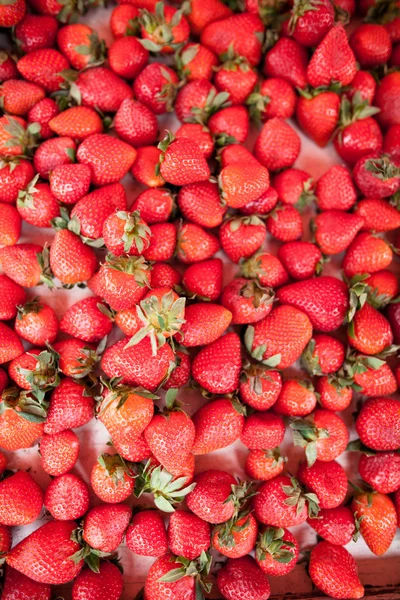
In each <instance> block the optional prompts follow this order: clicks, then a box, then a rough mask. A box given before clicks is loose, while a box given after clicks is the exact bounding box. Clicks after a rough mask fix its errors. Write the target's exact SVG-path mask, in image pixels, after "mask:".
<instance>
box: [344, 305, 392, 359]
mask: <svg viewBox="0 0 400 600" xmlns="http://www.w3.org/2000/svg"><path fill="white" fill-rule="evenodd" d="M348 342H349V344H350V346H352V347H353V348H355V349H356V350H358V351H359V352H361V353H362V354H367V355H374V354H379V353H380V352H382V351H383V350H384V349H385V348H387V347H388V346H390V345H391V344H392V342H393V334H392V330H391V328H390V324H389V321H387V319H385V317H384V316H383V315H382V314H381V313H380V312H379V311H378V310H377V309H376V308H374V307H373V306H371V305H370V304H368V303H367V302H366V303H365V304H364V305H363V307H362V308H361V309H360V310H358V311H357V312H356V314H355V315H354V318H353V320H352V321H351V323H350V326H349V328H348Z"/></svg>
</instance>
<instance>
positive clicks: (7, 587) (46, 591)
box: [2, 565, 51, 600]
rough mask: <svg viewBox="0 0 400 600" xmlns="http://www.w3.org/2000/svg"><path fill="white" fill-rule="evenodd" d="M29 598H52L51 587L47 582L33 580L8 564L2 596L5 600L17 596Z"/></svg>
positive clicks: (34, 599)
mask: <svg viewBox="0 0 400 600" xmlns="http://www.w3.org/2000/svg"><path fill="white" fill-rule="evenodd" d="M16 595H17V598H18V597H19V598H21V599H22V598H23V599H24V600H25V598H26V600H28V598H32V600H50V598H51V588H50V586H49V585H48V584H47V583H39V582H37V581H33V579H30V578H29V577H27V576H26V575H23V574H22V573H20V572H19V571H17V570H15V569H13V568H12V567H10V566H8V565H7V567H6V569H5V580H4V583H3V589H2V597H3V599H4V600H13V599H14V598H15V596H16Z"/></svg>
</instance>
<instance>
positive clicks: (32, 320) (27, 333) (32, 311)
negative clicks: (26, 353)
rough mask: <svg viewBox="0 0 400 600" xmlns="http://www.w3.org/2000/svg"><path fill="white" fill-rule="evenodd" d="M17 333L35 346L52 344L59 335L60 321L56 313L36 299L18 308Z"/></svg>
mask: <svg viewBox="0 0 400 600" xmlns="http://www.w3.org/2000/svg"><path fill="white" fill-rule="evenodd" d="M15 331H16V333H17V334H18V335H19V336H21V337H22V338H23V339H25V340H27V341H28V342H30V343H31V344H34V345H35V346H45V345H46V343H49V344H52V343H53V342H54V341H55V339H56V337H57V333H58V319H57V315H56V313H55V311H54V310H53V309H52V308H51V306H48V305H47V304H43V303H42V302H40V299H39V298H34V299H33V300H32V301H31V302H27V303H26V304H25V305H24V306H19V307H18V315H17V320H16V322H15Z"/></svg>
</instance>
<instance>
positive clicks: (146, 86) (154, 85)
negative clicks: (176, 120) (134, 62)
mask: <svg viewBox="0 0 400 600" xmlns="http://www.w3.org/2000/svg"><path fill="white" fill-rule="evenodd" d="M131 39H135V38H131ZM137 43H139V42H137ZM114 44H116V42H114ZM139 45H141V44H139ZM146 62H147V60H146ZM133 77H135V81H134V84H133V90H134V92H135V97H136V98H137V99H138V100H139V101H140V102H141V103H142V104H144V105H145V106H147V108H149V109H150V110H151V111H152V112H153V113H154V114H156V115H161V114H163V113H166V112H170V111H171V110H172V109H173V104H174V100H175V96H176V93H177V89H178V82H179V79H178V76H177V74H176V73H175V71H173V70H172V69H170V68H169V67H168V66H166V65H163V64H160V63H157V62H155V63H151V64H149V65H147V66H146V67H145V68H143V66H141V68H140V72H139V73H138V75H137V77H136V76H135V75H134V76H133ZM130 78H131V77H129V79H130Z"/></svg>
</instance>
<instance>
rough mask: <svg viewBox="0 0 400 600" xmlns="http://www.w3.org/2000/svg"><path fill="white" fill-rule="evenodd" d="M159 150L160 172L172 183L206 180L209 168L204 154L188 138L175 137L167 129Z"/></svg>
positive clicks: (180, 183) (184, 183)
mask: <svg viewBox="0 0 400 600" xmlns="http://www.w3.org/2000/svg"><path fill="white" fill-rule="evenodd" d="M158 148H159V149H160V150H161V155H160V167H159V170H160V173H161V175H162V176H163V178H164V179H165V181H167V182H168V183H171V184H172V185H187V184H189V183H196V182H197V181H206V180H207V179H208V178H209V176H210V170H209V167H208V165H207V162H206V160H205V158H204V155H203V154H202V153H201V151H200V150H199V149H198V147H197V146H196V145H195V144H194V142H192V141H191V140H189V139H188V138H178V139H175V138H174V136H173V135H172V134H171V133H170V132H168V131H167V133H166V135H165V137H164V139H163V140H162V141H161V142H160V144H159V145H158Z"/></svg>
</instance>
